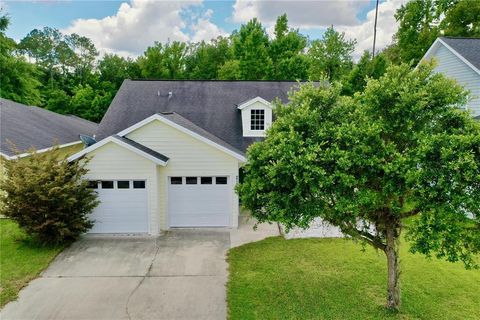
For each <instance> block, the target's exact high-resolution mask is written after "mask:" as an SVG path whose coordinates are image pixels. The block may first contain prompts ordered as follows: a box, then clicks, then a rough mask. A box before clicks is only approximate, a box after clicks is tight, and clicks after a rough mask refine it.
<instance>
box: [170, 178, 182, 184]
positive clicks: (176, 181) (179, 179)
mask: <svg viewBox="0 0 480 320" xmlns="http://www.w3.org/2000/svg"><path fill="white" fill-rule="evenodd" d="M170 183H171V184H182V177H171V178H170Z"/></svg>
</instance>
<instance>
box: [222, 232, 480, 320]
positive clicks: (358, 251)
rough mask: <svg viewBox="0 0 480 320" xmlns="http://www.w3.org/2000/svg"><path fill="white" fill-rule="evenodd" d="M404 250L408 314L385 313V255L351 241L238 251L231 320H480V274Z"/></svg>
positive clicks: (233, 257) (233, 261) (230, 290)
mask: <svg viewBox="0 0 480 320" xmlns="http://www.w3.org/2000/svg"><path fill="white" fill-rule="evenodd" d="M406 251H407V248H406V247H405V248H403V250H401V268H402V269H401V270H402V275H401V280H400V281H401V288H402V307H401V309H400V311H399V312H398V313H392V312H388V311H387V310H386V309H385V308H384V304H385V294H386V260H385V256H384V254H383V253H382V252H376V251H375V250H373V249H371V248H370V247H368V248H366V251H365V252H362V247H361V245H360V244H358V243H355V242H353V241H351V240H346V239H295V240H284V239H283V238H280V237H275V238H268V239H265V240H263V241H259V242H255V243H250V244H247V245H244V246H241V247H237V248H234V249H231V250H230V252H229V254H228V262H229V265H230V267H229V268H230V277H229V281H228V284H227V301H228V314H229V318H230V319H241V320H247V319H435V320H440V319H449V320H452V319H462V320H467V319H480V295H479V293H480V271H479V270H473V271H472V270H465V269H464V267H463V265H462V264H460V263H455V264H452V263H448V262H445V261H440V260H437V259H431V260H429V259H426V258H425V257H424V256H421V255H417V254H416V255H413V254H410V253H408V252H406Z"/></svg>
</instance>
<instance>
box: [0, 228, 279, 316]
mask: <svg viewBox="0 0 480 320" xmlns="http://www.w3.org/2000/svg"><path fill="white" fill-rule="evenodd" d="M252 225H253V223H252V222H247V223H245V222H244V223H242V224H241V227H240V228H239V229H238V230H228V229H208V230H207V229H185V230H176V231H171V232H168V233H166V234H165V235H162V236H160V237H134V236H128V237H120V236H110V237H106V236H87V237H84V238H83V239H81V240H80V241H78V242H76V243H74V244H73V245H72V246H71V247H70V248H68V249H67V250H65V251H64V252H62V253H61V254H60V255H59V256H58V257H57V259H55V261H54V262H53V263H52V264H51V265H50V266H49V267H48V268H47V269H46V270H45V271H44V272H43V274H42V276H41V277H39V278H38V279H36V280H33V281H32V282H31V283H30V284H29V285H28V286H27V287H26V288H24V289H23V290H22V291H21V292H20V295H19V299H18V300H17V301H14V302H11V303H9V304H7V305H6V306H5V308H4V309H3V310H2V312H1V313H0V318H1V319H2V320H7V319H225V318H226V302H225V301H226V291H225V283H226V281H227V276H228V273H227V263H226V261H225V254H226V252H227V250H228V249H229V248H230V247H231V246H237V245H241V244H243V243H247V242H251V241H256V240H260V239H263V238H265V237H267V236H274V235H278V229H277V227H276V226H273V225H263V226H260V228H259V229H258V230H257V231H253V230H252Z"/></svg>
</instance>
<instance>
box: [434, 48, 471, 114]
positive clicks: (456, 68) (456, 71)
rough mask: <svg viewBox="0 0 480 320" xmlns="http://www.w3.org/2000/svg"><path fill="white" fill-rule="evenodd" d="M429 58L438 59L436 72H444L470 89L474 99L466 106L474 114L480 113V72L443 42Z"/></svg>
mask: <svg viewBox="0 0 480 320" xmlns="http://www.w3.org/2000/svg"><path fill="white" fill-rule="evenodd" d="M427 58H428V59H431V58H434V59H435V60H436V62H437V66H436V68H435V71H436V72H440V73H443V74H444V75H446V76H447V77H449V78H453V79H455V80H456V81H457V82H458V83H459V84H461V85H462V86H464V87H465V89H467V90H469V91H470V93H471V95H472V100H471V101H470V102H469V103H468V104H467V106H466V107H467V109H468V110H470V111H471V112H472V114H473V116H478V115H480V74H478V73H476V72H475V71H474V70H472V68H470V67H469V66H468V65H467V64H465V62H463V61H462V60H460V58H458V57H457V56H456V55H455V54H453V53H452V52H451V51H450V50H449V49H448V48H446V47H445V46H444V45H442V44H440V45H439V46H438V49H437V50H435V51H434V52H432V53H431V54H430V55H429V57H427Z"/></svg>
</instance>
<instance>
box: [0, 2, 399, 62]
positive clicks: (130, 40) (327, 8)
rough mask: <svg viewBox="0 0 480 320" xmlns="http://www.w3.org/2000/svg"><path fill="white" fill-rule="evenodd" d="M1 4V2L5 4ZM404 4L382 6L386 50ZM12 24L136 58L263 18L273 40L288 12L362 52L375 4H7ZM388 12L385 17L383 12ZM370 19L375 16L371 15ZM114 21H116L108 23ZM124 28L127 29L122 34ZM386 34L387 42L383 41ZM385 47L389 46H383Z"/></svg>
mask: <svg viewBox="0 0 480 320" xmlns="http://www.w3.org/2000/svg"><path fill="white" fill-rule="evenodd" d="M0 1H1V0H0ZM402 2H403V1H401V0H392V1H382V3H381V5H380V9H381V11H380V12H381V13H383V14H382V16H381V17H380V20H379V31H380V33H381V34H380V37H381V39H380V45H382V44H384V45H386V44H388V42H389V40H390V39H391V35H392V32H393V31H394V29H393V28H392V24H393V25H394V26H396V24H395V21H394V19H393V13H394V10H395V9H396V8H398V6H399V5H400V4H401V3H402ZM0 4H1V6H2V8H3V12H4V13H7V14H8V15H9V16H10V18H11V24H10V27H9V30H8V31H7V35H8V36H10V37H12V38H14V39H15V40H17V41H18V40H20V39H22V38H23V37H24V36H25V35H26V34H27V33H28V32H29V31H31V30H32V29H35V28H42V27H44V26H49V27H54V28H58V29H60V30H62V31H64V32H68V33H69V32H76V33H79V34H82V35H86V36H89V37H90V38H92V40H93V41H94V42H95V44H96V45H97V47H99V49H100V51H102V52H115V53H119V54H122V55H129V56H135V55H138V54H141V53H142V52H143V50H144V49H145V48H146V46H148V45H150V44H152V43H153V42H154V41H168V40H182V41H198V40H208V39H210V38H211V37H216V36H218V35H225V34H227V33H230V32H231V31H233V30H234V29H238V28H239V26H240V25H241V24H242V23H245V22H246V21H248V20H249V19H251V18H252V17H257V18H259V20H260V21H261V22H262V23H263V24H264V26H265V27H266V28H267V31H268V32H269V33H270V34H271V33H272V30H273V24H274V21H275V18H276V16H278V15H279V14H281V13H284V12H286V13H287V15H288V16H289V21H290V24H291V25H292V26H293V27H295V28H299V29H300V30H301V32H302V33H303V34H306V35H308V36H309V37H310V39H315V38H319V37H321V35H322V33H323V31H324V30H325V28H326V27H327V26H329V25H331V24H333V25H334V26H335V27H336V28H337V29H339V30H340V31H343V32H345V33H346V36H347V37H349V38H356V39H357V41H358V48H357V51H358V52H361V51H363V50H364V49H365V48H367V44H368V42H369V41H370V40H371V39H369V38H371V33H372V32H371V31H373V30H369V29H373V28H372V26H373V25H372V23H373V22H372V21H371V20H372V19H371V17H372V15H371V13H372V12H373V10H374V8H375V2H374V1H368V0H361V1H360V0H357V1H355V0H350V1H324V0H322V1H313V0H310V1H296V2H295V1H278V2H274V1H246V0H245V1H242V0H236V1H234V0H231V1H226V0H225V1H202V0H193V1H191V2H186V1H183V2H178V1H175V2H174V1H158V0H157V1H143V0H129V1H128V0H124V1H91V0H75V1H68V0H67V1H59V0H57V1H55V0H37V1H21V2H20V1H1V2H0ZM382 10H383V11H382ZM369 13H370V14H369ZM108 17H110V18H108ZM122 28H124V29H122ZM382 32H383V33H384V34H383V38H382ZM382 42H384V43H382Z"/></svg>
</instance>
